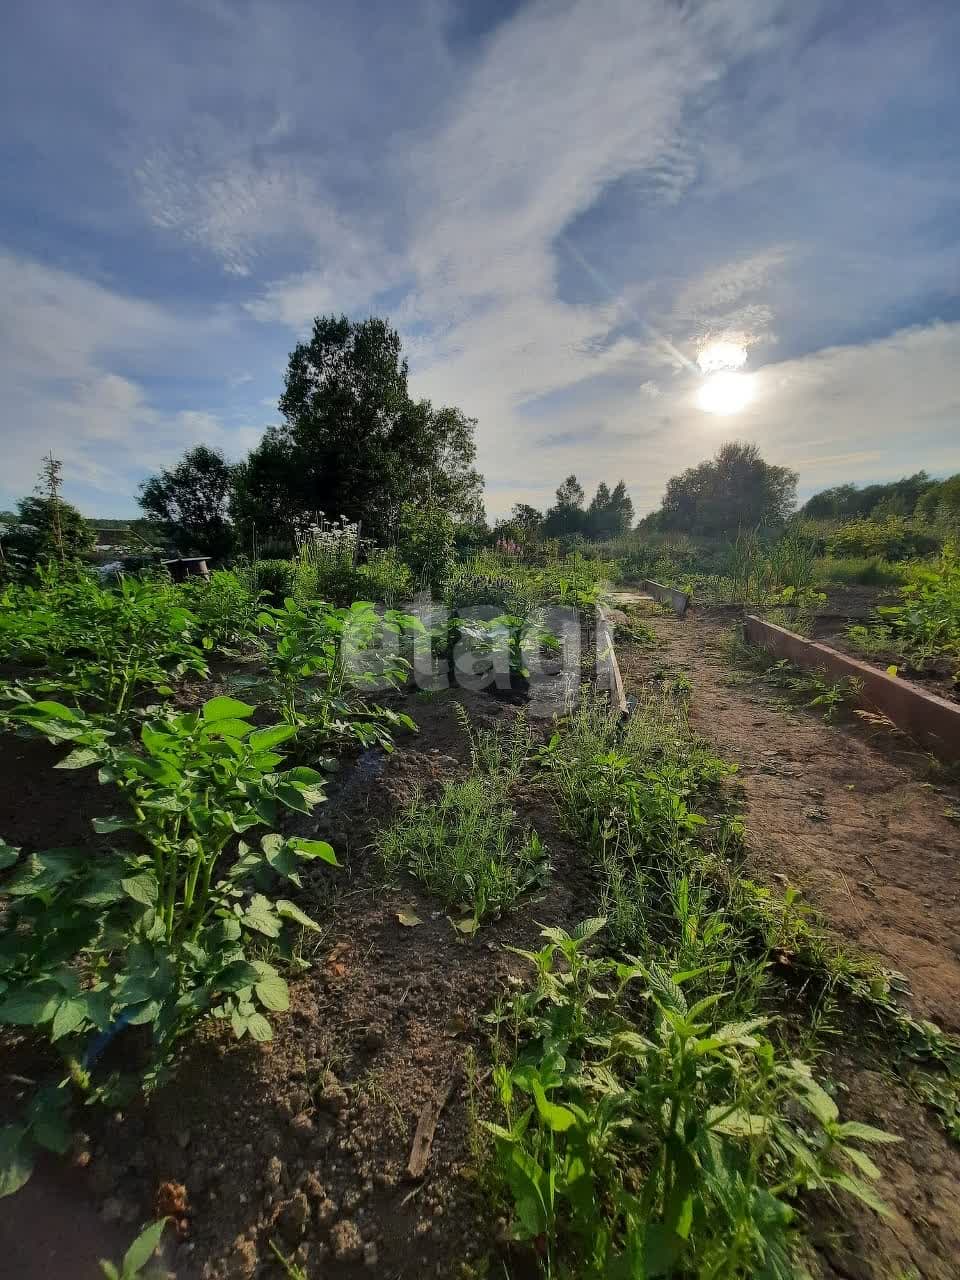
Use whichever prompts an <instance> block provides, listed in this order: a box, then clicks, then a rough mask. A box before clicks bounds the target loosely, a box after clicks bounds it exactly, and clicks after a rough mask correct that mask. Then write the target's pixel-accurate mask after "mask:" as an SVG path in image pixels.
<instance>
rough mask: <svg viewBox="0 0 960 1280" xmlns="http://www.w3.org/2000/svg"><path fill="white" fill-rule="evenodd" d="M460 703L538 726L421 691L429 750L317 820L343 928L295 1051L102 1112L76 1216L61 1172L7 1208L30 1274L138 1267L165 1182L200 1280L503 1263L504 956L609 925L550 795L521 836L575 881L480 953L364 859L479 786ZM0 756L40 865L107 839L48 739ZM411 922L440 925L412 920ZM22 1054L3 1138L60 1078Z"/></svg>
mask: <svg viewBox="0 0 960 1280" xmlns="http://www.w3.org/2000/svg"><path fill="white" fill-rule="evenodd" d="M454 701H460V702H462V703H463V704H464V705H465V706H466V707H467V708H468V710H469V712H470V715H471V718H472V720H473V722H474V723H475V724H476V725H481V726H483V725H486V726H489V725H492V724H494V723H504V724H506V723H509V722H510V721H511V720H512V718H513V717H514V716H515V715H516V714H517V710H518V707H517V705H516V703H515V701H513V700H511V699H509V698H508V699H501V698H494V697H490V696H485V695H471V694H468V693H462V692H455V693H451V694H439V695H435V696H432V697H424V696H422V695H415V696H413V697H411V698H410V699H409V701H408V703H407V705H406V708H405V709H406V710H408V711H409V712H410V713H411V714H412V715H413V716H414V718H415V720H416V721H417V723H418V724H419V726H420V733H419V735H417V736H413V735H410V736H406V737H404V738H402V739H401V740H400V743H399V745H398V749H397V751H396V752H395V753H394V754H393V755H391V756H389V757H387V758H386V760H385V761H383V762H382V766H383V767H382V770H381V769H379V768H377V762H376V761H374V762H373V766H374V767H373V769H372V770H370V769H366V768H363V767H361V768H360V769H359V770H355V769H350V768H345V769H344V771H343V774H342V776H341V778H340V779H339V780H338V781H337V782H335V784H334V785H333V787H332V788H331V794H330V800H329V802H328V804H327V805H326V806H324V809H323V811H322V814H321V815H320V816H317V817H315V818H311V819H305V818H303V819H301V818H297V819H296V822H297V828H296V829H297V830H299V831H301V833H307V832H309V833H310V834H311V835H313V836H315V837H321V838H327V839H330V840H331V842H332V843H333V844H334V846H335V847H336V849H337V851H338V855H339V857H340V859H341V861H342V862H343V864H344V865H343V869H342V870H341V871H333V870H330V869H327V868H324V869H322V870H319V871H317V872H314V873H311V875H310V876H309V884H308V887H307V890H306V893H305V894H304V895H303V896H302V897H301V902H302V904H303V906H304V907H305V908H306V909H307V910H308V911H309V912H310V913H311V915H312V916H313V917H314V918H315V919H317V920H318V921H320V922H322V923H324V924H325V929H324V933H323V934H322V935H321V936H320V938H319V941H318V942H316V943H315V944H314V946H313V947H312V948H311V950H310V952H309V954H307V955H306V956H305V959H307V960H308V962H309V964H310V968H309V971H308V972H306V973H305V974H304V975H303V976H302V977H301V978H300V979H298V980H295V981H294V982H293V983H292V984H291V993H292V1005H291V1012H290V1014H289V1015H288V1016H286V1017H280V1018H277V1019H276V1020H275V1039H274V1040H273V1042H272V1043H270V1044H267V1045H255V1044H253V1043H251V1042H248V1041H244V1042H241V1043H237V1042H236V1041H234V1040H233V1039H232V1038H230V1037H229V1035H221V1034H218V1033H217V1032H216V1030H209V1031H206V1032H205V1033H203V1034H202V1035H200V1036H199V1037H197V1039H196V1041H195V1042H194V1043H193V1044H192V1046H191V1048H190V1050H189V1051H188V1053H187V1055H186V1056H185V1058H184V1059H183V1060H182V1061H181V1062H180V1064H179V1065H178V1068H177V1070H176V1073H175V1076H174V1077H173V1079H172V1080H171V1081H170V1082H169V1083H168V1084H166V1085H164V1086H163V1087H162V1088H161V1089H160V1090H159V1091H158V1092H157V1093H156V1094H155V1095H154V1096H153V1098H152V1099H151V1100H150V1101H149V1103H146V1102H143V1101H142V1100H141V1101H138V1102H136V1103H134V1104H131V1105H130V1106H129V1107H128V1108H126V1109H125V1110H124V1111H123V1113H122V1114H121V1113H117V1114H115V1115H113V1116H104V1115H102V1114H101V1113H99V1112H97V1111H96V1110H94V1111H92V1112H91V1113H90V1122H89V1131H88V1133H86V1134H84V1135H82V1136H81V1139H80V1142H79V1144H78V1151H77V1153H76V1158H77V1159H78V1160H79V1163H81V1164H83V1165H84V1166H85V1167H84V1170H83V1172H82V1173H81V1172H77V1173H76V1174H75V1175H74V1177H73V1181H72V1182H71V1184H70V1185H71V1195H72V1200H70V1199H68V1198H66V1197H65V1195H64V1192H63V1189H62V1185H61V1182H60V1181H57V1180H56V1179H53V1180H51V1178H50V1176H49V1166H47V1165H44V1166H42V1167H41V1169H40V1170H38V1172H37V1173H36V1174H35V1175H34V1179H33V1180H32V1181H31V1183H30V1184H28V1187H27V1189H26V1191H25V1193H23V1194H22V1195H18V1196H16V1197H12V1198H10V1199H6V1200H0V1257H15V1258H16V1260H17V1276H18V1280H40V1278H41V1277H43V1278H44V1280H48V1277H51V1276H52V1275H54V1274H56V1276H57V1277H58V1280H88V1277H90V1278H91V1280H92V1277H95V1276H97V1275H99V1270H98V1268H97V1266H96V1260H97V1258H98V1257H112V1258H114V1259H116V1258H118V1257H119V1256H120V1253H122V1251H123V1250H122V1248H120V1250H119V1253H118V1238H119V1241H120V1242H122V1241H123V1240H124V1239H125V1240H126V1241H127V1242H129V1240H131V1239H132V1238H133V1236H134V1235H135V1234H136V1231H137V1229H138V1227H139V1224H140V1223H142V1222H143V1221H145V1220H147V1219H148V1218H150V1217H151V1216H153V1214H154V1211H155V1205H156V1197H157V1194H158V1190H159V1188H161V1187H162V1186H164V1185H165V1184H182V1185H183V1187H184V1188H185V1190H186V1201H187V1209H186V1217H185V1219H184V1220H183V1222H182V1226H181V1230H180V1232H179V1233H178V1234H179V1237H180V1238H179V1239H175V1238H174V1235H173V1233H172V1232H171V1233H169V1234H168V1238H167V1242H166V1250H165V1252H166V1260H167V1263H168V1265H170V1266H171V1267H172V1268H173V1270H174V1271H175V1273H176V1275H177V1276H178V1277H181V1278H182V1280H189V1278H190V1277H200V1276H202V1277H204V1280H208V1278H213V1277H248V1276H253V1275H254V1274H256V1275H265V1276H266V1275H269V1276H280V1275H282V1274H283V1271H282V1269H281V1267H280V1264H279V1262H277V1261H276V1259H275V1257H274V1255H273V1254H272V1252H271V1248H270V1244H271V1241H273V1242H275V1243H276V1244H277V1246H278V1247H279V1248H280V1249H281V1250H282V1252H283V1253H284V1254H285V1255H287V1256H292V1255H294V1254H296V1256H297V1260H298V1262H299V1263H300V1264H301V1265H304V1266H306V1269H307V1272H308V1274H309V1275H310V1276H311V1277H315V1276H316V1275H318V1274H321V1271H322V1274H323V1275H324V1276H328V1275H329V1276H333V1277H351V1276H359V1275H369V1274H371V1272H374V1273H376V1272H378V1271H383V1270H384V1269H385V1273H386V1274H390V1275H400V1274H402V1273H405V1272H407V1271H410V1270H413V1271H415V1272H416V1273H418V1274H422V1275H428V1274H429V1275H433V1274H437V1275H448V1274H454V1273H455V1272H456V1271H457V1270H458V1269H459V1266H460V1264H461V1262H469V1261H471V1260H479V1258H480V1257H481V1255H482V1254H483V1253H484V1252H485V1251H486V1250H487V1249H488V1247H489V1240H490V1224H489V1222H487V1221H486V1220H485V1218H486V1206H485V1204H484V1203H483V1202H482V1198H481V1197H480V1195H479V1192H478V1191H477V1189H476V1187H475V1185H474V1182H473V1180H472V1170H471V1162H470V1152H469V1146H468V1130H469V1125H468V1096H469V1089H468V1082H467V1079H466V1076H465V1071H464V1055H465V1052H466V1051H467V1050H468V1049H469V1048H470V1047H471V1046H473V1047H474V1048H475V1049H476V1051H477V1057H478V1059H480V1060H481V1061H483V1060H484V1059H485V1058H486V1057H487V1056H488V1055H487V1053H486V1045H487V1034H486V1027H485V1024H484V1023H483V1022H482V1017H483V1015H484V1014H485V1013H486V1012H488V1011H489V1010H490V1008H491V1007H492V1006H493V1004H494V1002H495V1000H496V998H497V997H498V995H500V994H502V993H504V992H505V991H506V990H507V989H508V987H509V985H510V983H511V979H512V981H513V982H516V981H518V980H519V978H518V975H520V974H521V973H523V972H524V969H525V964H524V962H523V961H522V960H520V959H519V958H518V957H516V956H514V955H512V954H511V953H510V952H508V951H506V950H504V944H507V943H509V944H513V945H517V946H522V947H527V948H530V947H533V946H536V945H537V943H538V939H539V932H538V924H537V922H538V921H542V922H549V923H561V924H567V925H571V924H573V923H574V922H575V921H576V920H578V919H579V918H581V916H583V915H584V914H588V911H589V903H590V892H589V886H588V885H587V884H586V883H585V882H584V881H583V880H582V871H581V869H580V867H579V858H578V852H577V850H576V848H574V847H573V846H572V845H571V844H570V842H569V841H568V840H567V839H566V838H565V837H564V835H563V834H562V833H561V832H560V831H559V830H557V828H556V825H555V819H554V817H553V813H552V809H551V806H550V805H549V804H548V802H547V799H546V797H545V796H543V795H542V794H540V793H538V792H537V791H536V790H532V791H530V792H529V793H528V794H527V795H525V796H523V797H521V798H519V799H518V803H517V812H518V820H519V821H520V823H521V824H523V825H530V826H533V827H535V828H536V830H537V831H538V833H539V834H540V835H541V837H542V838H543V839H544V841H545V843H546V844H547V846H548V848H549V850H550V854H551V860H552V863H553V866H554V874H553V876H552V877H551V879H550V881H549V883H548V886H547V888H546V889H545V890H544V891H543V892H541V893H539V894H534V895H533V897H532V898H530V899H528V900H527V901H526V902H525V904H524V909H523V910H522V911H520V912H517V913H516V914H515V915H513V916H510V917H509V918H506V919H504V920H502V921H496V922H493V923H491V924H489V925H485V926H484V927H483V928H482V929H481V930H480V931H479V932H478V933H477V935H476V936H475V937H472V938H471V937H465V936H464V935H463V934H461V933H459V932H458V931H457V930H456V929H455V928H454V925H453V923H452V921H451V920H450V919H448V918H447V916H446V914H445V913H444V912H442V911H438V910H437V908H436V904H435V903H432V902H431V901H430V900H429V899H428V898H426V897H424V896H423V895H421V894H419V893H418V892H417V891H416V889H415V887H414V886H413V885H412V884H406V885H403V886H401V887H400V888H399V889H389V888H384V886H383V882H382V873H380V871H379V870H378V868H377V867H375V866H373V865H371V860H370V859H369V857H368V856H366V855H365V852H364V851H365V849H366V847H367V845H368V843H369V837H370V833H371V832H372V831H373V830H374V829H376V828H377V827H378V826H380V825H382V823H383V822H384V821H386V820H388V819H389V817H390V815H391V814H392V813H394V812H395V811H396V810H397V809H398V808H399V807H400V806H402V805H404V804H406V803H408V802H409V801H410V799H411V798H412V797H413V795H414V793H415V792H416V791H418V790H419V791H423V792H425V793H426V794H428V795H429V794H430V793H431V792H434V791H436V790H437V789H438V787H439V785H440V782H441V781H442V780H443V779H444V778H448V777H453V776H457V775H459V774H462V773H464V772H465V770H466V764H467V760H468V746H467V742H466V740H465V737H464V734H463V731H462V729H461V728H460V726H459V724H458V723H457V720H456V717H455V715H454V710H453V702H454ZM0 752H2V753H3V757H0V758H4V757H5V763H6V764H7V768H8V772H7V777H8V778H10V779H11V781H12V782H13V785H12V786H11V788H10V789H8V790H7V791H6V792H5V796H4V807H3V812H2V817H3V819H4V821H5V822H6V829H5V832H4V834H5V836H6V838H7V839H8V840H9V841H10V842H11V843H13V844H15V845H22V846H23V847H26V848H31V849H32V848H44V847H50V845H51V844H63V843H67V842H72V843H81V842H82V841H84V840H86V841H88V842H89V836H88V835H87V830H88V825H87V824H88V822H89V818H90V817H92V816H95V815H97V814H101V813H104V812H107V811H109V810H110V804H109V801H108V800H107V801H106V802H105V800H104V795H105V792H104V789H103V788H100V787H98V786H97V783H96V780H95V778H94V777H93V776H92V774H91V773H89V772H85V773H83V774H80V773H73V772H67V773H64V772H62V771H59V772H55V771H53V770H52V769H51V765H52V764H53V763H54V762H55V760H56V759H57V758H59V756H60V755H62V752H60V751H57V750H56V749H54V748H49V747H47V745H46V744H44V743H37V742H26V741H22V740H10V739H6V740H4V741H3V743H2V744H0ZM14 779H15V781H14ZM18 797H26V799H27V801H28V803H27V804H26V805H24V804H23V803H22V802H21V803H18ZM411 911H412V912H413V913H414V915H415V916H416V917H417V918H419V920H420V923H419V924H415V925H404V924H401V923H400V920H399V915H400V913H403V914H404V915H405V916H406V915H407V913H408V912H411ZM127 1034H128V1035H129V1033H127ZM135 1054H136V1045H135V1043H133V1042H132V1041H130V1042H128V1044H127V1045H126V1046H122V1047H121V1048H119V1049H117V1051H116V1056H117V1058H118V1060H119V1059H124V1058H125V1062H124V1065H125V1066H127V1067H129V1066H130V1065H131V1057H135ZM3 1060H4V1062H5V1063H6V1065H7V1069H8V1072H10V1070H11V1067H14V1068H15V1069H14V1070H13V1071H12V1074H11V1075H8V1078H13V1077H18V1078H19V1077H21V1076H22V1077H23V1078H22V1079H14V1087H12V1088H5V1094H4V1096H2V1097H0V1123H2V1122H3V1121H4V1120H6V1119H9V1118H13V1117H14V1116H15V1114H16V1111H17V1108H18V1105H19V1104H20V1101H21V1098H22V1097H26V1096H29V1093H30V1092H31V1089H32V1086H31V1085H29V1084H27V1083H25V1082H26V1081H29V1080H30V1079H38V1078H42V1077H43V1073H44V1071H45V1070H49V1069H50V1067H49V1064H47V1063H46V1061H45V1059H44V1057H43V1055H42V1053H34V1052H33V1051H32V1046H31V1045H30V1044H29V1042H28V1040H27V1038H26V1037H20V1036H18V1035H16V1034H10V1033H9V1032H8V1034H7V1038H6V1047H5V1052H4V1055H3ZM451 1084H452V1089H451V1092H450V1097H449V1101H448V1102H447V1104H446V1106H445V1107H444V1110H443V1112H442V1114H441V1118H440V1121H439V1124H438V1126H437V1132H436V1137H435V1140H434V1144H433V1151H432V1154H431V1157H430V1161H429V1164H428V1166H427V1170H426V1174H425V1176H424V1177H423V1178H422V1179H417V1180H411V1179H410V1178H408V1177H407V1176H406V1166H407V1161H408V1158H409V1155H410V1151H411V1143H412V1140H413V1135H414V1131H415V1128H416V1125H417V1121H418V1118H419V1116H420V1114H421V1111H422V1110H423V1108H424V1106H425V1104H426V1103H427V1102H428V1100H430V1099H431V1098H434V1097H439V1096H443V1095H444V1094H445V1093H446V1091H447V1089H448V1087H450V1086H451ZM65 1211H67V1212H68V1216H69V1219H70V1232H69V1233H68V1234H67V1235H66V1236H65V1237H64V1238H65V1239H67V1240H70V1242H71V1246H70V1252H69V1256H68V1257H64V1256H63V1254H62V1253H60V1254H58V1255H57V1267H56V1269H55V1270H51V1269H50V1264H51V1257H52V1254H51V1253H50V1240H51V1225H50V1224H51V1223H55V1222H57V1221H59V1220H60V1219H62V1218H63V1217H64V1214H65ZM121 1224H126V1225H121ZM338 1254H339V1255H340V1256H338ZM2 1273H3V1268H2V1267H0V1274H2Z"/></svg>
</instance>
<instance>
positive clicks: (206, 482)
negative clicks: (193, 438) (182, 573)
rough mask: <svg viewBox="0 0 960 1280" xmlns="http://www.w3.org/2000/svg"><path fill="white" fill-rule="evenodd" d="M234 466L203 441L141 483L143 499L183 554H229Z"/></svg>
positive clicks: (149, 513)
mask: <svg viewBox="0 0 960 1280" xmlns="http://www.w3.org/2000/svg"><path fill="white" fill-rule="evenodd" d="M233 477H234V468H233V467H232V466H231V465H230V463H228V462H227V461H226V460H225V459H224V457H223V454H222V453H218V452H217V450H216V449H210V448H208V447H207V446H206V445H204V444H200V445H197V446H196V448H194V449H190V450H189V451H188V452H187V453H185V454H184V456H183V457H182V458H181V460H180V461H179V462H178V463H177V465H176V466H175V467H173V468H172V469H170V470H163V471H161V472H159V474H157V475H155V476H151V477H150V478H149V479H148V480H145V481H144V482H143V483H142V484H141V486H140V496H139V498H138V502H139V503H140V506H141V507H142V509H143V511H144V513H145V515H146V516H147V517H148V519H151V520H155V521H156V522H157V524H158V525H159V526H160V528H161V529H162V530H163V532H164V534H165V535H166V536H167V537H168V538H169V539H170V541H171V542H172V543H173V545H174V546H175V547H176V549H177V551H178V552H179V553H180V554H181V555H209V556H214V557H216V558H218V559H219V558H222V557H224V556H228V555H229V554H230V552H231V551H232V550H233V545H234V531H233V526H232V525H231V524H230V520H229V517H228V514H227V507H228V503H229V499H230V492H231V488H232V485H233Z"/></svg>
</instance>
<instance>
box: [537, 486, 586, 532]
mask: <svg viewBox="0 0 960 1280" xmlns="http://www.w3.org/2000/svg"><path fill="white" fill-rule="evenodd" d="M585 496H586V495H585V494H584V492H583V485H582V484H581V483H580V481H579V480H578V479H577V477H576V476H573V475H571V476H567V478H566V480H564V482H563V484H562V485H561V486H560V488H559V489H558V490H557V501H556V503H555V504H554V506H552V507H551V508H550V510H549V511H548V512H547V514H546V517H545V519H544V522H543V533H544V536H545V537H547V538H562V537H568V536H570V535H572V534H578V533H583V532H584V528H585V524H586V512H585V511H584V509H583V502H584V498H585Z"/></svg>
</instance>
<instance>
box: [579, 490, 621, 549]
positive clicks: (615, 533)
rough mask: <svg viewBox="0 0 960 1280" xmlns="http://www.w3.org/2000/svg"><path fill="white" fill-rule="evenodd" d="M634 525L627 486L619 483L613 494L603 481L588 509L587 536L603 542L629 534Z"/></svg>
mask: <svg viewBox="0 0 960 1280" xmlns="http://www.w3.org/2000/svg"><path fill="white" fill-rule="evenodd" d="M632 524H633V502H632V500H631V498H630V495H629V494H628V493H627V486H626V485H625V484H624V482H623V481H622V480H620V481H618V482H617V484H616V485H615V487H614V490H613V492H612V493H611V492H610V490H609V488H608V487H607V486H606V485H605V484H604V483H603V482H602V481H601V482H600V484H599V485H597V492H596V493H595V494H594V496H593V500H592V501H591V503H590V506H589V507H588V509H587V519H586V534H587V537H589V538H594V539H596V540H598V541H603V540H605V539H607V538H618V537H620V536H621V535H622V534H624V533H628V532H629V530H630V526H631V525H632Z"/></svg>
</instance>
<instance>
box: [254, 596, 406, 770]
mask: <svg viewBox="0 0 960 1280" xmlns="http://www.w3.org/2000/svg"><path fill="white" fill-rule="evenodd" d="M257 621H258V623H259V625H260V626H261V627H262V628H263V631H264V637H263V639H262V640H261V642H260V643H261V653H262V656H263V660H264V664H265V666H266V668H267V672H268V675H267V680H266V684H267V687H268V689H269V692H270V699H271V703H272V705H273V706H275V707H276V709H277V711H278V712H279V714H280V715H281V716H282V717H283V720H284V722H285V723H286V724H288V725H291V726H293V727H294V728H295V729H296V730H297V733H298V735H299V741H300V742H301V744H302V746H303V748H304V749H308V750H309V751H310V753H311V755H313V756H314V757H315V756H316V755H317V753H322V752H324V751H327V750H330V749H331V748H332V747H333V746H335V745H336V744H338V743H342V742H345V741H354V742H356V743H359V744H360V745H361V746H363V747H371V746H379V747H381V748H382V749H384V750H386V751H392V750H393V738H392V733H393V731H394V730H395V729H398V728H406V729H410V730H415V729H416V725H415V724H414V723H413V721H412V720H411V719H410V717H409V716H407V715H405V714H403V713H401V712H397V711H393V710H391V709H389V708H387V707H383V706H380V705H379V704H377V703H371V702H368V701H367V700H365V699H364V698H363V697H362V696H361V695H362V694H363V692H364V690H375V689H388V688H395V687H396V686H397V684H398V682H399V681H400V680H401V678H402V677H403V676H404V675H405V674H406V672H407V670H408V669H409V662H408V661H407V659H406V658H404V657H403V656H402V655H401V653H400V643H399V642H400V637H401V636H402V635H403V634H405V633H413V632H417V631H423V624H422V622H420V620H419V619H418V618H416V617H414V616H412V615H410V614H405V613H399V612H397V611H396V610H394V609H387V610H385V611H383V612H382V613H381V612H378V611H377V609H376V608H375V607H374V605H373V604H371V603H370V602H369V601H355V602H354V603H353V604H352V605H351V606H350V607H349V608H343V609H337V608H334V607H333V606H332V605H328V604H325V603H324V602H323V601H312V602H310V603H307V604H298V603H297V602H296V601H295V600H293V599H292V598H288V599H287V600H285V601H284V605H283V608H281V609H264V610H262V611H261V613H260V614H259V615H258V618H257Z"/></svg>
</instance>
